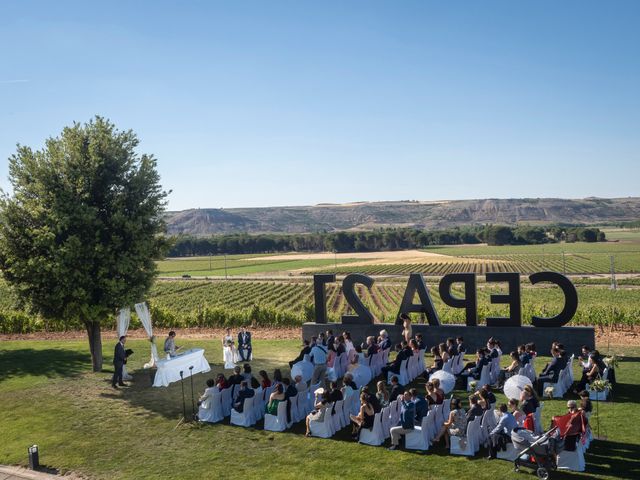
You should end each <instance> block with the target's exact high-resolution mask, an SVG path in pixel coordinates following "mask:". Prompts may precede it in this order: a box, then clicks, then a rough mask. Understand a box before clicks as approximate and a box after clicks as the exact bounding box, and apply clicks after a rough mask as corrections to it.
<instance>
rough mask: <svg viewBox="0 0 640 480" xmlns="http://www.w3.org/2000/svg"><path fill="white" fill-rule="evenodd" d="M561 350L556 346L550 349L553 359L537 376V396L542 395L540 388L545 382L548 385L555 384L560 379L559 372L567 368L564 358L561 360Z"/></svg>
mask: <svg viewBox="0 0 640 480" xmlns="http://www.w3.org/2000/svg"><path fill="white" fill-rule="evenodd" d="M562 353H563V352H562V350H560V349H559V348H558V347H557V346H554V347H553V348H552V349H551V355H552V357H553V359H552V360H551V362H550V363H548V364H547V365H546V366H545V368H544V369H543V370H542V372H541V373H540V375H539V376H538V380H537V384H538V395H542V388H543V386H544V384H545V382H548V383H557V382H558V378H559V377H560V372H561V371H562V369H563V368H564V367H566V366H567V360H566V358H563V355H562Z"/></svg>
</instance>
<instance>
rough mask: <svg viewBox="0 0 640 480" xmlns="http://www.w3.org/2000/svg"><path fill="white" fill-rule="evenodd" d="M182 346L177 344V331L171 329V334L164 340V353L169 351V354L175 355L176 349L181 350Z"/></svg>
mask: <svg viewBox="0 0 640 480" xmlns="http://www.w3.org/2000/svg"><path fill="white" fill-rule="evenodd" d="M181 348H182V347H178V346H177V345H176V332H174V331H173V330H171V331H170V332H169V336H168V337H167V338H166V339H165V341H164V353H168V354H169V356H171V357H175V356H176V351H177V350H180V349H181Z"/></svg>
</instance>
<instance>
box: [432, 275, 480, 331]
mask: <svg viewBox="0 0 640 480" xmlns="http://www.w3.org/2000/svg"><path fill="white" fill-rule="evenodd" d="M454 283H463V284H464V298H459V297H454V296H453V294H452V293H451V285H452V284H454ZM438 290H439V292H440V298H441V299H442V301H443V302H444V303H445V304H446V305H449V306H450V307H454V308H464V309H465V317H466V323H467V327H475V326H476V325H477V323H478V322H477V316H478V308H477V306H478V297H477V293H476V274H475V273H449V274H447V275H445V276H444V277H442V278H441V279H440V285H439V287H438Z"/></svg>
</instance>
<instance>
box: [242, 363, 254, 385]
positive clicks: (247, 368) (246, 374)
mask: <svg viewBox="0 0 640 480" xmlns="http://www.w3.org/2000/svg"><path fill="white" fill-rule="evenodd" d="M242 377H243V378H244V379H245V380H246V381H247V382H248V383H249V384H251V379H252V378H253V375H251V365H249V364H248V363H245V364H244V366H243V367H242Z"/></svg>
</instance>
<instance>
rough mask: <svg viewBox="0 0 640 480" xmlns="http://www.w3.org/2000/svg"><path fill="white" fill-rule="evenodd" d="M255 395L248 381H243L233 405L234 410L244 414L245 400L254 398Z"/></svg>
mask: <svg viewBox="0 0 640 480" xmlns="http://www.w3.org/2000/svg"><path fill="white" fill-rule="evenodd" d="M254 395H255V392H254V391H253V389H251V388H249V384H248V383H247V381H246V380H242V381H241V382H240V391H239V392H238V398H237V399H236V401H235V403H234V404H233V408H234V410H235V411H236V412H238V413H242V410H243V409H244V400H245V399H246V398H253V396H254Z"/></svg>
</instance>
